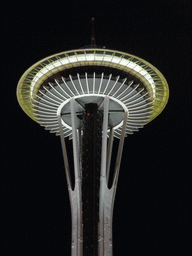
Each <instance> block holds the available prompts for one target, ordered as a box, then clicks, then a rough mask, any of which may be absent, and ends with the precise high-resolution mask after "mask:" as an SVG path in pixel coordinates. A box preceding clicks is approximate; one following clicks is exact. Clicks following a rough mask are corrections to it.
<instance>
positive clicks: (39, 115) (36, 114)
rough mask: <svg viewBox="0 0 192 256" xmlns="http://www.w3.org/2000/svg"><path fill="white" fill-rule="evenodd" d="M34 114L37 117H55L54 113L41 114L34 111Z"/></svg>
mask: <svg viewBox="0 0 192 256" xmlns="http://www.w3.org/2000/svg"><path fill="white" fill-rule="evenodd" d="M35 116H37V117H40V118H42V117H43V118H44V117H46V118H55V117H56V115H42V114H39V113H35Z"/></svg>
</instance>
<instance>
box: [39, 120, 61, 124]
mask: <svg viewBox="0 0 192 256" xmlns="http://www.w3.org/2000/svg"><path fill="white" fill-rule="evenodd" d="M41 123H42V124H58V120H55V121H50V120H44V121H43V122H41Z"/></svg>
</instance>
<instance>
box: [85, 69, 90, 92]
mask: <svg viewBox="0 0 192 256" xmlns="http://www.w3.org/2000/svg"><path fill="white" fill-rule="evenodd" d="M85 80H86V86H87V93H88V94H89V84H88V78H87V72H85Z"/></svg>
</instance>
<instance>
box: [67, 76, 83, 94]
mask: <svg viewBox="0 0 192 256" xmlns="http://www.w3.org/2000/svg"><path fill="white" fill-rule="evenodd" d="M69 78H70V80H71V83H72V85H73V87H74V89H75V91H76V93H77V95H79V94H80V93H79V92H78V90H77V88H76V86H75V84H74V82H73V79H72V76H71V75H69Z"/></svg>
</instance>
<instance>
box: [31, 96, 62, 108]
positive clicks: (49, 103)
mask: <svg viewBox="0 0 192 256" xmlns="http://www.w3.org/2000/svg"><path fill="white" fill-rule="evenodd" d="M36 96H37V98H39V99H40V100H39V101H36V102H38V103H39V104H40V103H41V101H43V102H46V103H48V104H44V103H43V104H44V105H46V106H47V105H48V106H50V105H51V106H56V107H58V106H59V104H57V105H56V104H54V103H53V102H51V101H48V100H46V99H44V98H43V97H39V95H36Z"/></svg>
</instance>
